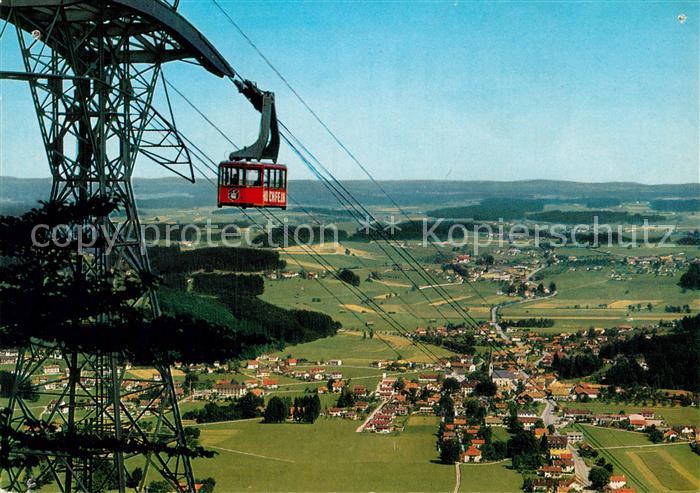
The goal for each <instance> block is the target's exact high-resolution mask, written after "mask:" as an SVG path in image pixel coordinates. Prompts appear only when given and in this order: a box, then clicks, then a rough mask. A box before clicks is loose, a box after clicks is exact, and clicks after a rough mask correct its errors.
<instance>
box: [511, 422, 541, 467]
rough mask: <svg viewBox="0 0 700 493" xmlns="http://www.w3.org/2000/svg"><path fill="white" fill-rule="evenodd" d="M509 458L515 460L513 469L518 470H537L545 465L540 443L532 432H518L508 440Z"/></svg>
mask: <svg viewBox="0 0 700 493" xmlns="http://www.w3.org/2000/svg"><path fill="white" fill-rule="evenodd" d="M507 449H508V456H509V457H511V458H512V459H513V467H514V468H515V469H518V470H521V471H522V470H535V469H537V468H538V467H540V466H541V465H542V463H543V459H542V456H541V455H540V443H539V442H538V441H537V439H536V438H535V435H534V434H533V433H532V432H530V431H524V430H518V431H517V432H516V433H515V434H514V435H513V436H512V437H511V439H510V440H508V446H507Z"/></svg>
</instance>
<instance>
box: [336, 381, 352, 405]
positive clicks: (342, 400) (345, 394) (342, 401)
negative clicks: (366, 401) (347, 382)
mask: <svg viewBox="0 0 700 493" xmlns="http://www.w3.org/2000/svg"><path fill="white" fill-rule="evenodd" d="M354 405H355V394H353V393H352V392H351V391H350V390H349V389H348V387H347V386H345V387H343V390H342V391H341V392H340V396H338V402H337V404H336V406H337V407H352V406H354Z"/></svg>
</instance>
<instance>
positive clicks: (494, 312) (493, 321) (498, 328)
mask: <svg viewBox="0 0 700 493" xmlns="http://www.w3.org/2000/svg"><path fill="white" fill-rule="evenodd" d="M500 307H501V305H494V306H492V307H491V325H493V328H494V329H496V332H498V335H499V336H501V338H502V339H504V340H505V341H506V342H508V343H510V337H509V336H508V335H507V334H506V333H505V332H504V331H503V327H501V326H500V324H499V323H498V309H499V308H500Z"/></svg>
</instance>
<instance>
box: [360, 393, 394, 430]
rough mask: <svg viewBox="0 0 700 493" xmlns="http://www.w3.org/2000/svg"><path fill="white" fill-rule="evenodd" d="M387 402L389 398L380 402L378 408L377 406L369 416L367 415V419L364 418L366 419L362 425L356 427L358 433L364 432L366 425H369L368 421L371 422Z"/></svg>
mask: <svg viewBox="0 0 700 493" xmlns="http://www.w3.org/2000/svg"><path fill="white" fill-rule="evenodd" d="M387 402H388V400H387V399H384V400H383V401H382V402H380V403H379V405H378V406H377V408H376V409H375V410H374V411H372V412H371V413H370V414H369V416H367V419H366V420H364V421H363V422H362V424H361V425H360V426H358V427H357V428H356V429H355V431H356V432H357V433H362V432H363V431H364V430H365V426H367V423H369V422H370V421H371V420H372V418H374V415H375V414H377V413H378V412H379V410H380V409H381V408H382V407H384V404H386V403H387Z"/></svg>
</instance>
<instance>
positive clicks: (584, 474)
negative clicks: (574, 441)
mask: <svg viewBox="0 0 700 493" xmlns="http://www.w3.org/2000/svg"><path fill="white" fill-rule="evenodd" d="M567 448H568V449H569V450H571V454H572V455H573V457H574V472H575V473H576V478H577V479H578V480H579V481H580V482H581V483H582V484H583V485H584V486H588V485H589V484H591V483H590V481H588V473H589V471H590V470H591V468H590V467H588V466H587V465H586V463H585V462H584V460H583V458H582V457H581V456H580V455H579V454H578V449H577V448H575V447H574V446H573V445H571V444H569V445H567Z"/></svg>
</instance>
